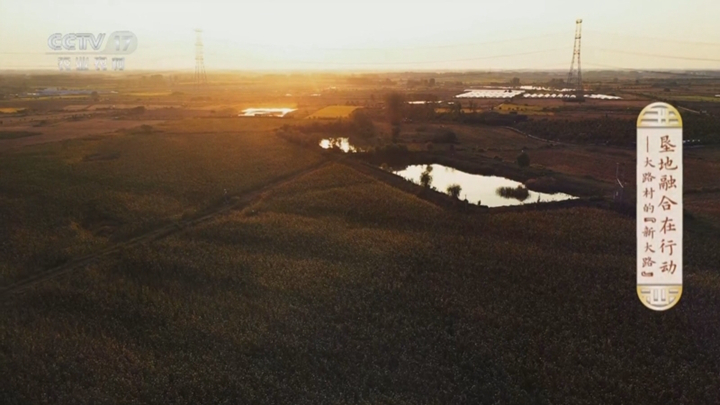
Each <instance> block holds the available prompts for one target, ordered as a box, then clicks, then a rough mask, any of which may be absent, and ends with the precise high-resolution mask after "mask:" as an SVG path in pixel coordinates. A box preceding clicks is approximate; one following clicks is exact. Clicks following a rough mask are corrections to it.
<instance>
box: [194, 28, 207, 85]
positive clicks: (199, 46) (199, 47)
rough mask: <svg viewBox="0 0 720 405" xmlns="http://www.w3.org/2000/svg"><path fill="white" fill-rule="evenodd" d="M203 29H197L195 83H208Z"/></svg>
mask: <svg viewBox="0 0 720 405" xmlns="http://www.w3.org/2000/svg"><path fill="white" fill-rule="evenodd" d="M201 34H202V30H199V29H197V30H195V38H196V39H195V84H197V85H200V84H205V83H207V75H205V57H204V56H203V43H202V35H201Z"/></svg>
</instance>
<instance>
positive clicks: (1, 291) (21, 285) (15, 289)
mask: <svg viewBox="0 0 720 405" xmlns="http://www.w3.org/2000/svg"><path fill="white" fill-rule="evenodd" d="M329 163H330V162H329V161H322V162H321V163H318V164H316V165H313V166H311V167H309V168H307V169H303V170H300V171H298V172H295V173H292V174H290V175H287V176H283V177H280V178H278V179H276V180H273V181H272V182H270V183H267V184H265V185H264V186H263V187H261V188H259V189H256V190H253V191H248V192H247V193H245V194H242V195H239V196H230V198H231V200H230V203H229V204H223V205H220V206H217V207H214V208H212V209H210V210H209V211H206V212H204V213H202V214H200V216H198V217H195V218H190V219H187V220H184V221H179V222H177V223H173V224H170V225H166V226H163V227H161V228H158V229H155V230H153V231H150V232H148V233H146V234H143V235H140V236H137V237H135V238H133V239H130V240H127V241H124V242H120V243H117V244H115V245H113V246H109V247H107V248H105V249H103V250H100V251H98V252H96V253H93V254H90V255H87V256H83V257H80V258H78V259H75V260H72V261H70V262H68V263H66V264H63V265H61V266H58V267H54V268H51V269H48V270H45V271H42V272H39V273H36V274H33V275H30V276H28V277H26V278H24V279H22V280H20V281H17V282H15V283H13V284H10V285H8V286H4V287H0V301H4V300H6V299H8V298H10V297H12V296H13V295H14V294H17V293H21V292H23V291H26V290H28V289H29V288H32V287H33V286H35V285H36V284H39V283H42V282H43V281H46V280H49V279H51V278H55V277H57V276H60V275H63V274H66V273H69V272H71V271H73V270H78V269H81V268H84V267H85V266H87V265H89V264H91V263H94V262H96V261H98V260H100V259H102V258H104V257H107V256H110V255H112V254H114V253H117V252H119V251H120V250H122V249H126V248H129V247H132V246H135V245H139V244H142V243H147V242H151V241H154V240H158V239H161V238H164V237H166V236H169V235H172V234H176V233H179V232H182V231H183V230H185V229H187V228H188V227H191V226H195V225H197V224H200V223H202V222H206V221H208V220H210V219H213V218H215V217H217V216H218V215H221V214H223V213H226V212H229V211H232V210H237V209H241V208H244V207H246V206H248V205H250V204H251V203H253V202H254V201H255V200H256V199H257V198H259V197H261V196H262V195H263V194H264V193H266V192H268V191H270V190H271V189H273V188H275V187H278V186H281V185H283V184H285V183H288V182H291V181H293V180H295V179H297V178H298V177H301V176H304V175H306V174H310V173H312V172H315V171H317V170H319V169H321V168H322V167H324V166H326V165H328V164H329Z"/></svg>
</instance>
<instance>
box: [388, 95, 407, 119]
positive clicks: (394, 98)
mask: <svg viewBox="0 0 720 405" xmlns="http://www.w3.org/2000/svg"><path fill="white" fill-rule="evenodd" d="M403 107H405V96H404V95H403V94H401V93H398V92H392V93H388V94H387V95H386V96H385V109H386V110H387V114H388V119H389V120H390V124H393V125H400V122H402V117H403Z"/></svg>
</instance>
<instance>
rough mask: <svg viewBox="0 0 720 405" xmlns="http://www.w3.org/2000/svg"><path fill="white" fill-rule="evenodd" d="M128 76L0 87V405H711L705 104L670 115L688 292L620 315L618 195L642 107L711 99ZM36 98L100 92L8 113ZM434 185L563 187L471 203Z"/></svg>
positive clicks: (719, 301)
mask: <svg viewBox="0 0 720 405" xmlns="http://www.w3.org/2000/svg"><path fill="white" fill-rule="evenodd" d="M127 73H128V74H127V75H126V76H123V74H117V75H115V74H113V75H100V74H98V75H83V76H78V77H71V76H70V75H50V74H48V75H25V74H15V75H3V76H0V79H3V80H2V81H0V96H2V97H4V98H6V99H5V100H3V102H2V105H3V106H4V107H8V108H9V107H12V108H24V109H26V111H25V112H24V113H23V114H6V115H3V116H2V118H0V121H2V126H0V306H1V307H2V308H1V309H0V312H1V313H2V316H0V381H2V383H0V404H3V405H4V404H36V403H52V404H54V403H58V404H65V403H78V404H86V403H87V404H94V403H103V404H105V403H107V404H112V403H118V404H124V403H138V404H146V403H147V404H168V403H174V404H205V403H211V404H212V403H231V404H234V403H238V404H240V403H241V404H246V403H247V404H268V403H270V404H275V403H278V404H283V403H293V404H324V403H332V404H455V403H462V404H466V403H467V404H477V403H483V404H484V403H487V404H545V405H549V404H568V405H570V404H572V405H585V404H587V405H595V404H615V403H628V404H630V403H632V404H648V405H650V404H656V403H688V404H714V403H716V402H717V393H718V392H720V381H719V380H718V379H717V375H718V370H720V362H719V361H720V360H719V359H720V339H718V336H720V324H719V323H717V322H713V320H714V319H719V318H720V275H719V273H718V271H717V263H720V251H718V249H717V241H718V240H720V211H719V208H718V207H720V205H718V198H720V183H719V180H718V179H720V148H718V147H717V146H716V144H720V142H717V141H718V140H720V138H718V134H717V132H715V131H716V130H717V128H720V127H718V126H717V125H715V124H716V123H717V122H716V121H715V119H716V118H715V117H714V116H713V115H712V113H713V111H714V110H712V109H711V108H710V107H707V106H708V105H709V104H710V103H709V102H704V101H683V103H685V104H683V105H682V106H684V107H686V108H687V109H689V110H696V111H703V110H708V114H700V113H691V112H690V111H687V110H683V119H684V120H685V118H686V117H688V119H687V120H686V122H687V124H688V126H687V128H686V134H687V135H686V137H690V136H696V135H697V136H699V137H702V139H703V142H707V144H701V145H699V147H696V148H687V149H686V150H685V152H684V155H683V162H684V165H685V167H684V187H685V190H686V191H687V192H686V196H685V200H684V203H685V211H686V212H685V219H684V232H683V241H684V251H683V260H684V266H683V280H684V285H685V290H684V292H683V294H684V295H683V297H682V300H681V301H679V303H678V305H677V306H675V307H674V308H673V309H672V310H670V311H667V312H664V313H655V312H653V311H649V310H648V309H647V308H645V307H644V306H643V305H642V303H640V302H639V301H638V296H637V293H636V288H635V287H636V266H637V263H636V261H637V258H636V254H637V252H636V239H635V232H636V220H635V218H634V217H633V215H634V214H633V213H634V205H633V204H634V202H633V197H632V196H633V195H634V190H632V189H633V187H634V184H633V183H634V180H635V172H634V170H635V165H636V161H635V160H636V159H635V150H634V148H633V147H632V141H633V140H634V131H635V118H636V116H637V113H638V112H639V110H640V108H642V107H644V106H646V105H647V104H649V102H650V100H649V98H650V96H649V95H652V97H656V96H657V97H660V96H669V94H665V93H671V94H687V95H694V96H697V97H706V96H707V95H708V94H710V92H711V89H714V87H712V86H711V84H710V83H709V82H702V83H700V84H701V86H700V85H698V86H695V87H692V86H685V85H684V84H683V83H680V84H679V85H678V86H677V87H673V88H672V91H664V87H665V84H664V83H663V82H658V83H654V82H649V81H647V82H646V81H645V80H644V79H643V80H642V81H640V82H638V81H637V78H636V75H638V74H640V73H637V72H605V73H603V72H597V71H590V72H589V73H588V75H587V76H585V77H586V78H587V80H588V81H587V86H588V87H592V88H593V89H594V91H595V92H596V93H602V94H611V93H614V94H618V95H620V96H622V97H623V99H622V100H607V101H605V100H588V101H587V102H586V103H583V104H578V103H567V102H564V101H562V100H557V99H555V100H553V99H548V100H536V99H523V98H518V99H514V100H508V99H477V100H468V99H462V100H460V99H456V98H455V95H457V94H460V93H462V92H464V91H465V89H467V88H473V87H476V86H484V85H488V86H498V85H505V84H506V82H510V81H511V80H513V81H514V76H515V75H518V76H520V75H521V76H522V77H521V79H522V81H523V84H530V83H531V82H530V80H531V79H530V78H533V79H532V80H536V81H537V82H536V83H533V84H535V85H541V86H544V85H546V84H547V82H548V81H550V80H555V79H561V80H562V79H564V78H565V77H566V73H567V72H562V73H551V72H538V73H537V74H536V73H531V72H505V73H503V72H487V73H479V72H469V73H459V72H456V73H450V72H448V73H437V74H435V73H431V72H422V73H419V72H418V73H404V72H397V73H387V74H381V73H378V74H374V73H373V74H367V75H364V74H357V75H355V74H352V75H347V76H343V75H342V74H335V73H332V74H327V75H325V74H322V73H317V74H315V73H307V74H306V73H288V74H285V73H267V72H266V73H213V74H211V75H209V76H210V79H211V80H210V81H209V83H208V84H207V85H205V86H197V85H196V84H195V83H193V80H192V75H189V74H186V73H182V72H181V73H177V74H175V73H169V74H166V73H163V74H162V75H161V74H158V75H154V77H153V78H152V79H151V80H148V79H150V78H149V77H147V74H146V73H144V72H135V73H133V72H127ZM642 74H643V75H645V74H646V73H642ZM430 75H433V76H437V77H434V79H437V80H434V81H433V82H432V83H433V84H431V82H430V81H429V80H427V79H429V78H430V77H429V76H430ZM603 75H609V77H605V76H603ZM616 75H617V76H619V80H615V77H614V76H616ZM593 77H595V79H592V78H593ZM598 77H605V79H603V80H605V82H595V81H594V80H600V79H597V78H598ZM663 80H665V79H663ZM666 82H670V80H669V79H667V80H666ZM44 86H47V87H51V86H52V87H58V88H63V87H64V88H68V89H75V88H82V89H84V90H86V91H87V90H96V91H98V93H99V97H100V100H98V101H97V102H95V101H94V100H93V98H92V97H90V96H82V97H83V98H75V99H61V98H57V97H25V94H24V93H25V92H26V91H27V92H30V91H35V90H37V89H40V88H43V87H44ZM600 87H602V89H600ZM681 88H682V90H681ZM681 91H682V92H681ZM712 91H714V90H712ZM391 93H397V94H395V95H396V96H399V97H397V98H396V99H397V100H405V101H413V100H415V101H424V100H428V101H429V100H432V101H435V100H439V101H441V104H439V106H443V107H452V108H448V110H447V111H445V110H443V111H442V112H440V111H434V106H433V105H429V104H415V105H411V104H405V103H397V106H395V107H391V106H390V104H391V103H389V102H388V100H391V99H392V98H390V97H387V96H389V95H391ZM718 93H720V87H718ZM8 96H9V98H8ZM471 102H472V104H471ZM451 103H456V104H451ZM502 103H505V107H509V108H518V109H519V110H518V111H498V110H497V107H498V106H499V105H500V104H502ZM715 104H717V103H715ZM360 106H362V107H360ZM140 107H142V108H140ZM280 107H289V108H293V109H297V110H296V111H294V112H293V113H291V114H288V115H287V116H285V117H282V118H279V117H239V116H238V115H239V114H242V111H243V110H244V109H247V108H280ZM458 107H459V108H458ZM357 108H362V114H357V113H356V114H353V111H355V110H356V109H357ZM394 108H395V109H397V110H393V109H394ZM438 110H439V109H438ZM474 110H477V111H478V112H479V113H477V114H476V113H474ZM498 112H500V114H498ZM510 112H516V113H517V114H510ZM533 114H537V115H538V116H532V115H533ZM539 114H548V115H542V116H540V115H539ZM550 114H551V115H550ZM690 114H692V115H690ZM307 117H311V118H318V119H314V120H307V119H305V118H307ZM320 118H328V119H327V120H322V119H320ZM10 138H15V139H10ZM327 138H342V139H344V140H346V142H347V143H348V144H352V145H353V146H356V147H357V150H356V153H343V152H342V151H341V150H338V149H332V148H328V149H327V150H326V149H322V148H321V147H320V146H319V144H320V141H321V140H322V139H327ZM607 141H611V142H607ZM615 141H616V142H617V143H614V142H615ZM606 142H607V144H606ZM522 150H525V152H526V154H527V157H528V158H529V163H527V164H525V163H521V162H522V160H521V159H518V157H519V155H520V153H521V151H522ZM617 163H622V167H623V168H624V179H625V180H626V187H627V188H626V190H627V191H628V194H629V195H630V198H628V199H627V200H629V201H625V202H615V201H614V200H613V199H612V194H613V192H614V191H615V188H616V185H615V169H616V164H617ZM433 165H434V166H433ZM411 166H416V167H421V168H427V167H428V166H430V167H435V169H434V170H433V171H432V172H428V173H427V174H426V176H430V177H426V179H429V180H428V182H427V184H426V185H425V186H423V185H420V184H413V183H410V182H408V181H406V180H405V179H403V178H402V177H400V176H398V175H396V174H394V172H397V171H399V170H400V169H401V168H404V167H411ZM444 170H447V171H448V173H451V172H452V171H456V173H457V172H463V173H471V174H476V175H483V176H496V177H502V178H505V179H509V180H513V181H517V182H522V183H524V185H525V186H526V188H527V189H526V190H524V191H525V192H526V193H527V194H528V195H529V194H530V193H531V192H540V191H541V190H534V189H533V187H535V188H537V187H539V188H546V189H550V190H548V191H541V192H547V193H552V192H560V193H566V194H570V195H572V196H574V197H578V198H575V199H572V200H567V201H564V202H563V203H549V202H547V203H541V204H536V203H534V201H527V204H523V205H522V206H514V207H499V208H494V207H493V208H488V207H484V206H478V205H476V204H475V203H476V202H477V201H463V200H462V199H460V198H454V197H451V196H449V195H448V194H447V193H446V192H445V191H446V190H447V189H448V187H447V184H444V183H442V176H443V174H444V173H446V172H444ZM432 176H435V177H434V178H433V177H432ZM448 177H449V176H448ZM457 178H460V177H456V178H453V180H452V181H453V182H454V181H458V182H463V187H462V188H464V190H461V191H460V192H459V195H464V194H468V193H469V192H470V191H471V190H472V188H473V187H475V186H477V188H479V189H482V190H480V191H482V192H485V191H488V190H489V192H490V193H493V192H494V193H495V194H497V192H498V190H497V187H496V186H497V185H496V184H494V183H493V184H492V185H484V184H483V183H482V182H481V181H478V178H472V179H469V180H466V179H461V180H456V179H457ZM433 182H434V183H433ZM439 184H442V186H438V185H439ZM508 184H510V183H508ZM512 184H513V185H515V184H516V183H512ZM436 186H437V187H436ZM432 187H436V188H445V190H442V189H440V190H438V189H435V190H433V188H432ZM513 190H514V192H517V193H519V192H520V191H523V190H520V189H519V188H515V189H513ZM528 190H529V191H528ZM463 193H464V194H463ZM495 194H493V195H495ZM485 202H486V203H487V200H486V201H485ZM565 203H566V204H565Z"/></svg>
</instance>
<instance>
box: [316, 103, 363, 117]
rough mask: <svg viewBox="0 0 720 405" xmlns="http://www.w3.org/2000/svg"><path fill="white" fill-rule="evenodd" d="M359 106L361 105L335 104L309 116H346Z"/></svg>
mask: <svg viewBox="0 0 720 405" xmlns="http://www.w3.org/2000/svg"><path fill="white" fill-rule="evenodd" d="M358 108H359V107H355V106H346V105H333V106H329V107H325V108H322V109H320V110H318V111H315V112H314V113H312V114H311V115H309V116H308V117H307V118H310V119H312V118H345V117H349V116H350V114H351V113H352V112H353V111H355V110H357V109H358Z"/></svg>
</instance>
